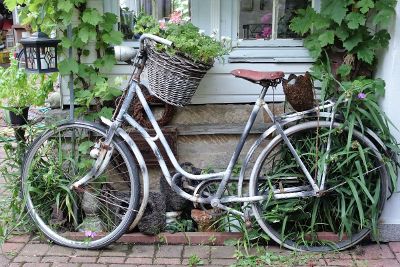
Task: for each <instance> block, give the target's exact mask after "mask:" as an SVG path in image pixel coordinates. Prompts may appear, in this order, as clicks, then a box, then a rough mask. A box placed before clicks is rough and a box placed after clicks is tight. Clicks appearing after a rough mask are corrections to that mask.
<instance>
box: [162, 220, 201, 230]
mask: <svg viewBox="0 0 400 267" xmlns="http://www.w3.org/2000/svg"><path fill="white" fill-rule="evenodd" d="M165 230H167V231H168V232H171V233H183V232H193V231H194V230H195V228H194V224H193V221H192V220H190V219H188V220H185V219H180V220H177V221H175V222H173V223H170V224H168V225H167V227H166V228H165Z"/></svg>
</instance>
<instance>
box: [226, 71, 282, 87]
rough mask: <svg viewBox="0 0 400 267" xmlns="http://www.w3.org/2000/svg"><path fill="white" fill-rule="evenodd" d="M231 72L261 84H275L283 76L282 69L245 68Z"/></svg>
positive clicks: (238, 76)
mask: <svg viewBox="0 0 400 267" xmlns="http://www.w3.org/2000/svg"><path fill="white" fill-rule="evenodd" d="M231 74H232V75H234V76H235V77H237V78H243V79H245V80H248V81H250V82H252V83H257V84H261V85H263V86H267V85H268V86H269V85H271V86H275V85H276V84H278V83H280V82H281V80H282V78H283V77H284V76H285V73H284V72H283V71H254V70H246V69H236V70H233V71H231Z"/></svg>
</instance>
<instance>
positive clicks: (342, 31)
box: [335, 25, 350, 41]
mask: <svg viewBox="0 0 400 267" xmlns="http://www.w3.org/2000/svg"><path fill="white" fill-rule="evenodd" d="M335 34H336V36H337V37H338V38H339V39H340V40H342V41H344V40H346V39H347V38H348V37H349V36H350V33H349V31H348V29H347V27H345V26H343V25H342V26H341V27H339V28H337V29H336V32H335Z"/></svg>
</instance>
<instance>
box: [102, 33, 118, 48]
mask: <svg viewBox="0 0 400 267" xmlns="http://www.w3.org/2000/svg"><path fill="white" fill-rule="evenodd" d="M102 38H103V41H104V42H105V43H107V44H117V45H118V44H121V43H122V38H123V34H122V33H121V32H117V31H112V32H110V33H105V34H103V36H102Z"/></svg>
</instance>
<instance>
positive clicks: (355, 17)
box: [346, 12, 366, 30]
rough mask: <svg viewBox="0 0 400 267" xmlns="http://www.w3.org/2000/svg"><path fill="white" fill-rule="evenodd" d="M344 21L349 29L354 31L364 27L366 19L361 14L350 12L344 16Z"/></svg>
mask: <svg viewBox="0 0 400 267" xmlns="http://www.w3.org/2000/svg"><path fill="white" fill-rule="evenodd" d="M346 21H347V26H348V27H349V29H352V30H355V29H357V28H358V27H359V26H362V25H365V21H366V18H365V16H364V15H363V14H360V13H356V12H351V13H350V14H348V15H347V16H346Z"/></svg>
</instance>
